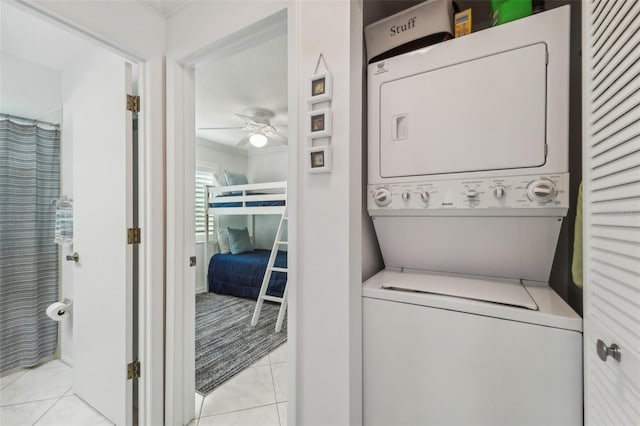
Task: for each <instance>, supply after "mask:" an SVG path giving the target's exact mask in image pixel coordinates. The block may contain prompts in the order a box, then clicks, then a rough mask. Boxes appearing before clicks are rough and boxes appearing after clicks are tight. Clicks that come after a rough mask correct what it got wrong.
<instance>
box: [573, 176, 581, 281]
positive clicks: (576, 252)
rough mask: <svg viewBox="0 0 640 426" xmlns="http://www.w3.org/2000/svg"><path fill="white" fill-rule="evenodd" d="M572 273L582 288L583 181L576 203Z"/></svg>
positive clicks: (574, 279)
mask: <svg viewBox="0 0 640 426" xmlns="http://www.w3.org/2000/svg"><path fill="white" fill-rule="evenodd" d="M571 275H573V282H574V283H575V285H577V286H578V287H580V288H582V182H580V188H578V201H577V203H576V224H575V230H574V234H573V261H572V262H571Z"/></svg>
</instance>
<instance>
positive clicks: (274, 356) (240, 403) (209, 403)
mask: <svg viewBox="0 0 640 426" xmlns="http://www.w3.org/2000/svg"><path fill="white" fill-rule="evenodd" d="M195 404H196V419H194V420H193V421H192V422H191V423H189V426H232V425H233V426H235V425H238V426H286V425H287V344H286V343H285V344H284V345H282V346H280V347H279V348H277V349H276V350H274V351H273V352H271V353H270V354H269V355H267V356H265V357H264V358H263V359H261V360H260V361H258V362H256V363H255V364H253V365H252V366H251V367H249V368H247V369H246V370H244V371H242V372H241V373H239V374H238V375H237V376H235V377H233V378H232V379H231V380H229V381H228V382H226V383H225V384H223V385H222V386H220V387H219V388H217V389H215V390H214V391H213V392H211V393H210V394H209V395H206V396H204V397H203V396H202V395H200V394H198V393H196V398H195Z"/></svg>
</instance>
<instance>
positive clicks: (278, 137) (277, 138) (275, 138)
mask: <svg viewBox="0 0 640 426" xmlns="http://www.w3.org/2000/svg"><path fill="white" fill-rule="evenodd" d="M269 139H271V140H273V141H275V142H279V143H281V144H283V145H289V139H287V138H286V137H285V136H282V135H280V134H278V133H274V134H273V135H271V136H269Z"/></svg>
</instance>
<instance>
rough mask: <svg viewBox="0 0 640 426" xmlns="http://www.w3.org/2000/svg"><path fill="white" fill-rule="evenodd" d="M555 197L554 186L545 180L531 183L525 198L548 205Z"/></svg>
mask: <svg viewBox="0 0 640 426" xmlns="http://www.w3.org/2000/svg"><path fill="white" fill-rule="evenodd" d="M556 195H557V189H556V185H555V184H554V183H553V182H552V181H550V180H546V179H541V180H537V181H533V182H531V183H530V184H529V187H528V188H527V196H528V197H529V199H530V200H531V201H537V202H539V203H548V202H549V201H551V200H553V199H554V198H555V196H556Z"/></svg>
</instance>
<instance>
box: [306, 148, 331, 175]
mask: <svg viewBox="0 0 640 426" xmlns="http://www.w3.org/2000/svg"><path fill="white" fill-rule="evenodd" d="M307 156H308V159H309V162H308V163H307V164H308V167H309V173H328V172H330V171H331V148H330V147H329V145H323V146H314V147H311V148H307Z"/></svg>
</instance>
